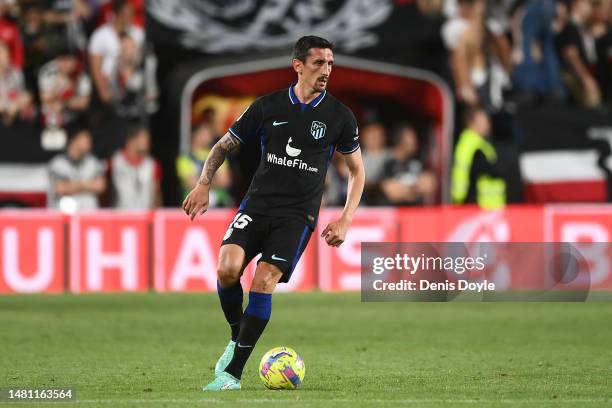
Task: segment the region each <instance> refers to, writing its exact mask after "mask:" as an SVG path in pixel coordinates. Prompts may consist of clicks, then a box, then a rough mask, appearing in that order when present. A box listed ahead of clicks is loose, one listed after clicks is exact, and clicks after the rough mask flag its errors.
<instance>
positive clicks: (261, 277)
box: [251, 263, 283, 293]
mask: <svg viewBox="0 0 612 408" xmlns="http://www.w3.org/2000/svg"><path fill="white" fill-rule="evenodd" d="M282 276H283V273H282V272H281V271H280V270H279V269H278V268H277V267H275V266H272V265H269V266H268V265H265V264H264V263H261V264H260V265H259V266H258V267H257V270H256V271H255V277H254V278H253V285H252V288H251V290H253V291H255V292H261V293H272V292H273V291H274V288H275V287H276V284H277V283H278V281H279V280H280V279H281V277H282Z"/></svg>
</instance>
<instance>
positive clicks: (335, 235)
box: [321, 149, 365, 247]
mask: <svg viewBox="0 0 612 408" xmlns="http://www.w3.org/2000/svg"><path fill="white" fill-rule="evenodd" d="M344 160H345V161H346V165H347V166H348V169H349V179H348V191H347V194H346V203H345V204H344V209H343V210H342V215H341V216H340V218H339V219H338V220H336V221H334V222H332V223H330V224H328V225H327V226H326V227H325V229H324V230H323V232H322V233H321V237H325V242H327V245H329V246H333V247H339V246H340V245H342V243H343V242H344V239H345V238H346V232H347V230H348V228H349V226H350V225H351V222H352V221H353V215H354V214H355V211H357V207H358V206H359V201H361V194H362V193H363V186H364V185H365V170H364V168H363V160H362V158H361V149H357V150H356V151H354V152H353V153H349V154H345V155H344Z"/></svg>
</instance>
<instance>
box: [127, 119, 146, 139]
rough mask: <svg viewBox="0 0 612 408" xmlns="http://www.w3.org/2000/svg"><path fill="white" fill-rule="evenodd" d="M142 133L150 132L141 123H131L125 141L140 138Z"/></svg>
mask: <svg viewBox="0 0 612 408" xmlns="http://www.w3.org/2000/svg"><path fill="white" fill-rule="evenodd" d="M140 132H147V133H148V132H149V129H147V127H146V126H145V125H144V124H142V123H139V122H135V123H130V124H129V125H128V126H127V128H126V130H125V140H126V141H127V140H131V139H133V138H135V137H136V136H138V135H139V134H140Z"/></svg>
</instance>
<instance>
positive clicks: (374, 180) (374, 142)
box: [360, 122, 390, 205]
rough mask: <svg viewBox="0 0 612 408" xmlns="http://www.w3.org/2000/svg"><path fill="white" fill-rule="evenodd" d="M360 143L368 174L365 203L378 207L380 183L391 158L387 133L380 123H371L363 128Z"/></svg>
mask: <svg viewBox="0 0 612 408" xmlns="http://www.w3.org/2000/svg"><path fill="white" fill-rule="evenodd" d="M360 142H361V146H362V149H363V152H362V157H363V165H364V168H365V174H366V185H365V190H364V197H363V203H364V204H365V205H376V204H377V203H378V201H379V200H380V182H381V180H382V178H383V171H384V165H385V163H386V162H387V160H388V159H389V157H390V154H389V149H387V131H386V130H385V128H384V127H383V126H382V125H381V124H380V123H377V122H375V123H371V124H369V125H367V126H365V127H364V128H363V130H362V132H361V138H360Z"/></svg>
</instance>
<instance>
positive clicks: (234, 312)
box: [217, 281, 243, 341]
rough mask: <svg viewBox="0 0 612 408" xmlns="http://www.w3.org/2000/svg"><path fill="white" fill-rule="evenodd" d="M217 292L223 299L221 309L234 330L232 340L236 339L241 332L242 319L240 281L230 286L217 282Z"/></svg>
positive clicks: (220, 298)
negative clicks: (225, 286) (223, 286)
mask: <svg viewBox="0 0 612 408" xmlns="http://www.w3.org/2000/svg"><path fill="white" fill-rule="evenodd" d="M217 293H218V294H219V300H220V301H221V309H223V314H224V315H225V320H227V323H228V324H229V325H230V328H231V330H232V340H233V341H236V339H237V338H238V333H239V332H240V320H242V296H243V294H242V286H241V285H240V281H238V282H237V283H236V284H235V285H234V286H232V287H230V288H222V287H221V285H219V282H217Z"/></svg>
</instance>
